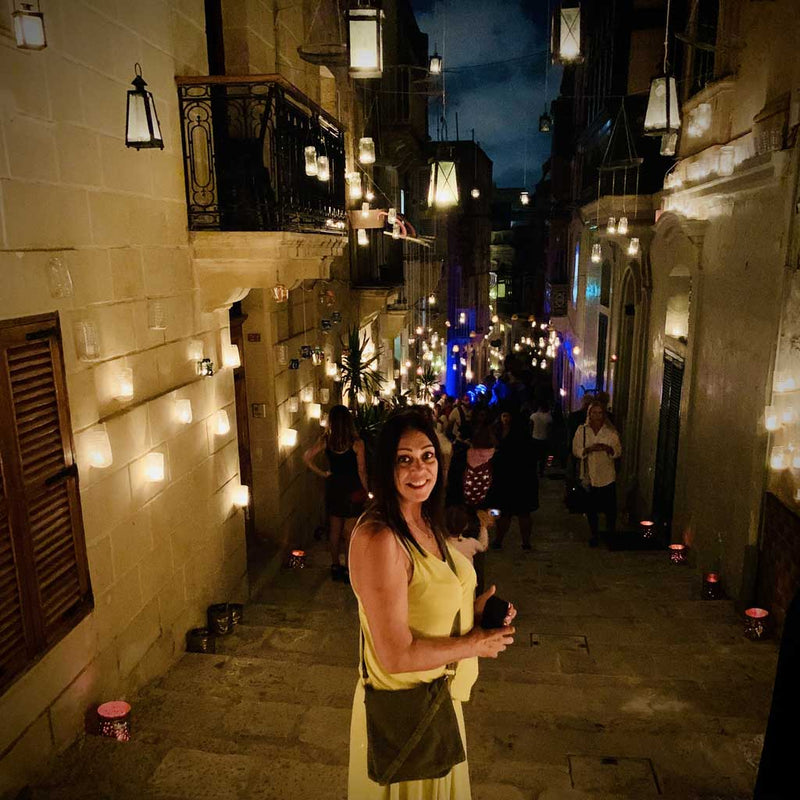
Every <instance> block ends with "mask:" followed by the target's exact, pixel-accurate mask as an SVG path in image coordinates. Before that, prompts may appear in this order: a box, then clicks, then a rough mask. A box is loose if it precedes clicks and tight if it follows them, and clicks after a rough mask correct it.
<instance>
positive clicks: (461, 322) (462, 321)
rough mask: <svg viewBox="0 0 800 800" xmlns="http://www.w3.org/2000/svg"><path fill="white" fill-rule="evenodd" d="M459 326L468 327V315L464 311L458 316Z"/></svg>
mask: <svg viewBox="0 0 800 800" xmlns="http://www.w3.org/2000/svg"><path fill="white" fill-rule="evenodd" d="M458 324H459V325H466V324H467V315H466V313H465V312H463V311H462V312H461V313H460V314H459V315H458Z"/></svg>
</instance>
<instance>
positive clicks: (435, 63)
mask: <svg viewBox="0 0 800 800" xmlns="http://www.w3.org/2000/svg"><path fill="white" fill-rule="evenodd" d="M428 72H430V74H431V75H441V74H442V57H441V56H440V55H439V54H438V53H437V52H435V51H434V53H433V55H432V56H431V60H430V62H429V63H428Z"/></svg>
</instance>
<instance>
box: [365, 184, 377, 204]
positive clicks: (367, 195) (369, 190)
mask: <svg viewBox="0 0 800 800" xmlns="http://www.w3.org/2000/svg"><path fill="white" fill-rule="evenodd" d="M364 197H365V198H366V199H367V200H369V202H370V203H371V202H372V201H373V200H374V199H375V192H373V191H372V187H367V191H366V192H364Z"/></svg>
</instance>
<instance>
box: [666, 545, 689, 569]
mask: <svg viewBox="0 0 800 800" xmlns="http://www.w3.org/2000/svg"><path fill="white" fill-rule="evenodd" d="M669 560H670V561H671V562H672V563H673V564H685V563H686V561H687V552H686V545H685V544H671V545H670V546H669Z"/></svg>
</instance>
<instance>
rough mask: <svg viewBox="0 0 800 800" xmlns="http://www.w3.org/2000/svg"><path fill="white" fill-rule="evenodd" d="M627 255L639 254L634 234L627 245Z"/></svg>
mask: <svg viewBox="0 0 800 800" xmlns="http://www.w3.org/2000/svg"><path fill="white" fill-rule="evenodd" d="M628 255H629V256H638V255H639V240H638V239H637V238H636V237H635V236H634V237H633V238H632V239H631V241H630V244H629V245H628Z"/></svg>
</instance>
